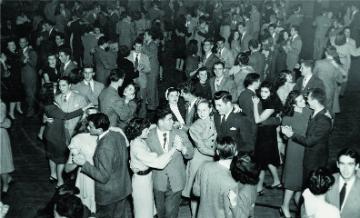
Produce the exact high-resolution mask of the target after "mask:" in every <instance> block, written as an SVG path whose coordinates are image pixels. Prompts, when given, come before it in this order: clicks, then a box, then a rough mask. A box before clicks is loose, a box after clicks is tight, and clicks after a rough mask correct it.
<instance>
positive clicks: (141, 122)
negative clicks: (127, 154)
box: [125, 118, 150, 141]
mask: <svg viewBox="0 0 360 218" xmlns="http://www.w3.org/2000/svg"><path fill="white" fill-rule="evenodd" d="M149 127H150V122H149V120H147V119H144V118H133V119H132V120H130V122H129V124H128V125H127V126H126V128H125V134H126V136H127V138H128V139H129V141H130V140H133V139H135V138H136V137H139V136H141V133H142V131H143V130H144V129H146V128H149Z"/></svg>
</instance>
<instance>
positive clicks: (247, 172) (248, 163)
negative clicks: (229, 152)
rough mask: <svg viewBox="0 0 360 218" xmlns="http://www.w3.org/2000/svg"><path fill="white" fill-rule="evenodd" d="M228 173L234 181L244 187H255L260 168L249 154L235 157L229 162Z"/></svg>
mask: <svg viewBox="0 0 360 218" xmlns="http://www.w3.org/2000/svg"><path fill="white" fill-rule="evenodd" d="M230 172H231V175H232V177H233V178H234V179H235V181H237V182H240V183H241V184H244V185H245V184H249V185H256V184H257V183H258V181H259V173H260V168H259V167H258V166H257V165H256V163H255V161H254V158H253V156H252V155H251V154H247V153H244V154H238V155H236V156H235V157H234V158H233V159H232V161H231V164H230Z"/></svg>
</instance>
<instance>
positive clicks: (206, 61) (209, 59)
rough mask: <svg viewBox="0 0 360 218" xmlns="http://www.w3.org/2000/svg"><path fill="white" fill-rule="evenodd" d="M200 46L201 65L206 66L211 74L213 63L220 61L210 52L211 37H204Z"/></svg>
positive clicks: (212, 45) (211, 45)
mask: <svg viewBox="0 0 360 218" xmlns="http://www.w3.org/2000/svg"><path fill="white" fill-rule="evenodd" d="M202 47H203V51H204V55H203V56H202V57H201V62H200V63H201V64H202V66H204V67H206V70H207V71H208V72H211V73H210V75H211V76H213V75H214V74H213V71H212V70H213V66H214V64H215V63H217V62H219V61H220V59H219V58H218V57H217V56H216V55H215V54H214V53H213V52H212V49H213V47H214V42H213V41H212V40H211V39H205V40H204V41H203V46H202Z"/></svg>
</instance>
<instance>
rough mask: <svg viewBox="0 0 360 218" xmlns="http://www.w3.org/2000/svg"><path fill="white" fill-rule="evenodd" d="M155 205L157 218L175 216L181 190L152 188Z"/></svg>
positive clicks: (173, 217) (174, 217) (177, 211)
mask: <svg viewBox="0 0 360 218" xmlns="http://www.w3.org/2000/svg"><path fill="white" fill-rule="evenodd" d="M154 198H155V206H156V210H157V215H158V218H177V217H178V213H179V207H180V203H181V191H178V192H172V191H170V190H168V191H165V192H162V191H158V190H155V189H154Z"/></svg>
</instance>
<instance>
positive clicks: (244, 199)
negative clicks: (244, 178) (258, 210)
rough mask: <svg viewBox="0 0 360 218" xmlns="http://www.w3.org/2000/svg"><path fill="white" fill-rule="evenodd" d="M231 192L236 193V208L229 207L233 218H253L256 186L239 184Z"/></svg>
mask: <svg viewBox="0 0 360 218" xmlns="http://www.w3.org/2000/svg"><path fill="white" fill-rule="evenodd" d="M233 191H234V192H235V193H237V198H236V206H235V207H234V208H233V207H231V211H232V214H233V218H238V217H254V209H255V201H256V197H257V192H256V186H255V185H242V184H239V185H238V187H237V188H236V189H235V190H233Z"/></svg>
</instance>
